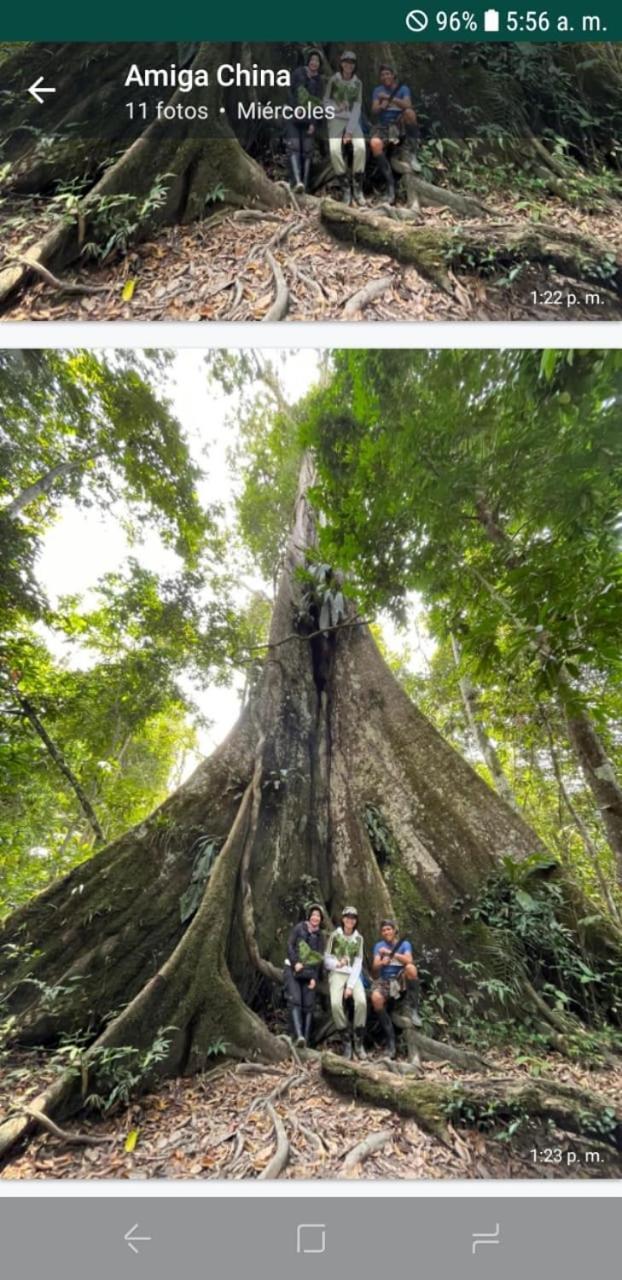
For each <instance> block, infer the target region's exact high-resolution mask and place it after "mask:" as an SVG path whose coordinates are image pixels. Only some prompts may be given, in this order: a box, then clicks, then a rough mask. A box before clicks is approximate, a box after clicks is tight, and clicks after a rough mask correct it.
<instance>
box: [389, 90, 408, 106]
mask: <svg viewBox="0 0 622 1280" xmlns="http://www.w3.org/2000/svg"><path fill="white" fill-rule="evenodd" d="M389 106H390V107H398V108H399V110H400V111H409V110H410V108H411V107H412V101H411V97H410V89H409V88H407V86H406V85H400V87H399V89H398V91H397V93H396V94H395V97H393V98H391V101H390V103H389Z"/></svg>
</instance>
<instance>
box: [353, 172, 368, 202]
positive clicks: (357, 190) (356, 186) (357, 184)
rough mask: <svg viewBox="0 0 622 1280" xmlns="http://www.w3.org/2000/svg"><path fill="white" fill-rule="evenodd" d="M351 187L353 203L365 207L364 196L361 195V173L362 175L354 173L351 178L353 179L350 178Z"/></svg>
mask: <svg viewBox="0 0 622 1280" xmlns="http://www.w3.org/2000/svg"><path fill="white" fill-rule="evenodd" d="M352 188H353V193H354V203H355V204H358V205H359V207H360V208H364V207H365V196H364V195H363V175H362V173H355V175H354V178H353V180H352Z"/></svg>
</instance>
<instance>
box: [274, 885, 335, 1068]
mask: <svg viewBox="0 0 622 1280" xmlns="http://www.w3.org/2000/svg"><path fill="white" fill-rule="evenodd" d="M323 922H324V912H323V910H322V908H321V906H320V905H319V903H317V902H311V903H310V904H309V906H308V907H307V909H306V918H305V919H304V920H301V921H300V924H297V925H294V928H293V929H292V931H291V933H290V935H289V938H288V940H287V959H286V961H285V970H284V978H285V998H286V1000H287V1002H288V1004H289V1007H290V1010H291V1018H292V1024H293V1028H294V1035H295V1037H296V1044H297V1045H299V1046H301V1047H303V1046H304V1045H308V1044H309V1043H310V1040H311V1027H312V1025H313V1008H314V1005H315V997H316V994H317V984H318V979H319V976H320V971H321V967H322V961H323V959H324V944H325V939H324V934H323V933H322V932H321V929H322V924H323Z"/></svg>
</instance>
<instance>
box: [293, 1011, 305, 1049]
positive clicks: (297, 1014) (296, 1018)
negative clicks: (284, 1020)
mask: <svg viewBox="0 0 622 1280" xmlns="http://www.w3.org/2000/svg"><path fill="white" fill-rule="evenodd" d="M292 1023H293V1025H294V1036H295V1037H296V1044H297V1045H300V1046H302V1045H304V1044H305V1043H306V1042H305V1034H304V1031H303V1029H302V1009H301V1008H300V1005H299V1004H293V1005H292Z"/></svg>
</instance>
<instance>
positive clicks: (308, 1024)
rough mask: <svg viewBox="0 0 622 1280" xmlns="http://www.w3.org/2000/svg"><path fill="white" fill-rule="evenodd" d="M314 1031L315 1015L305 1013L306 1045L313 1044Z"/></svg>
mask: <svg viewBox="0 0 622 1280" xmlns="http://www.w3.org/2000/svg"><path fill="white" fill-rule="evenodd" d="M312 1030H313V1013H312V1012H311V1013H305V1037H304V1042H305V1044H311V1032H312Z"/></svg>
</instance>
